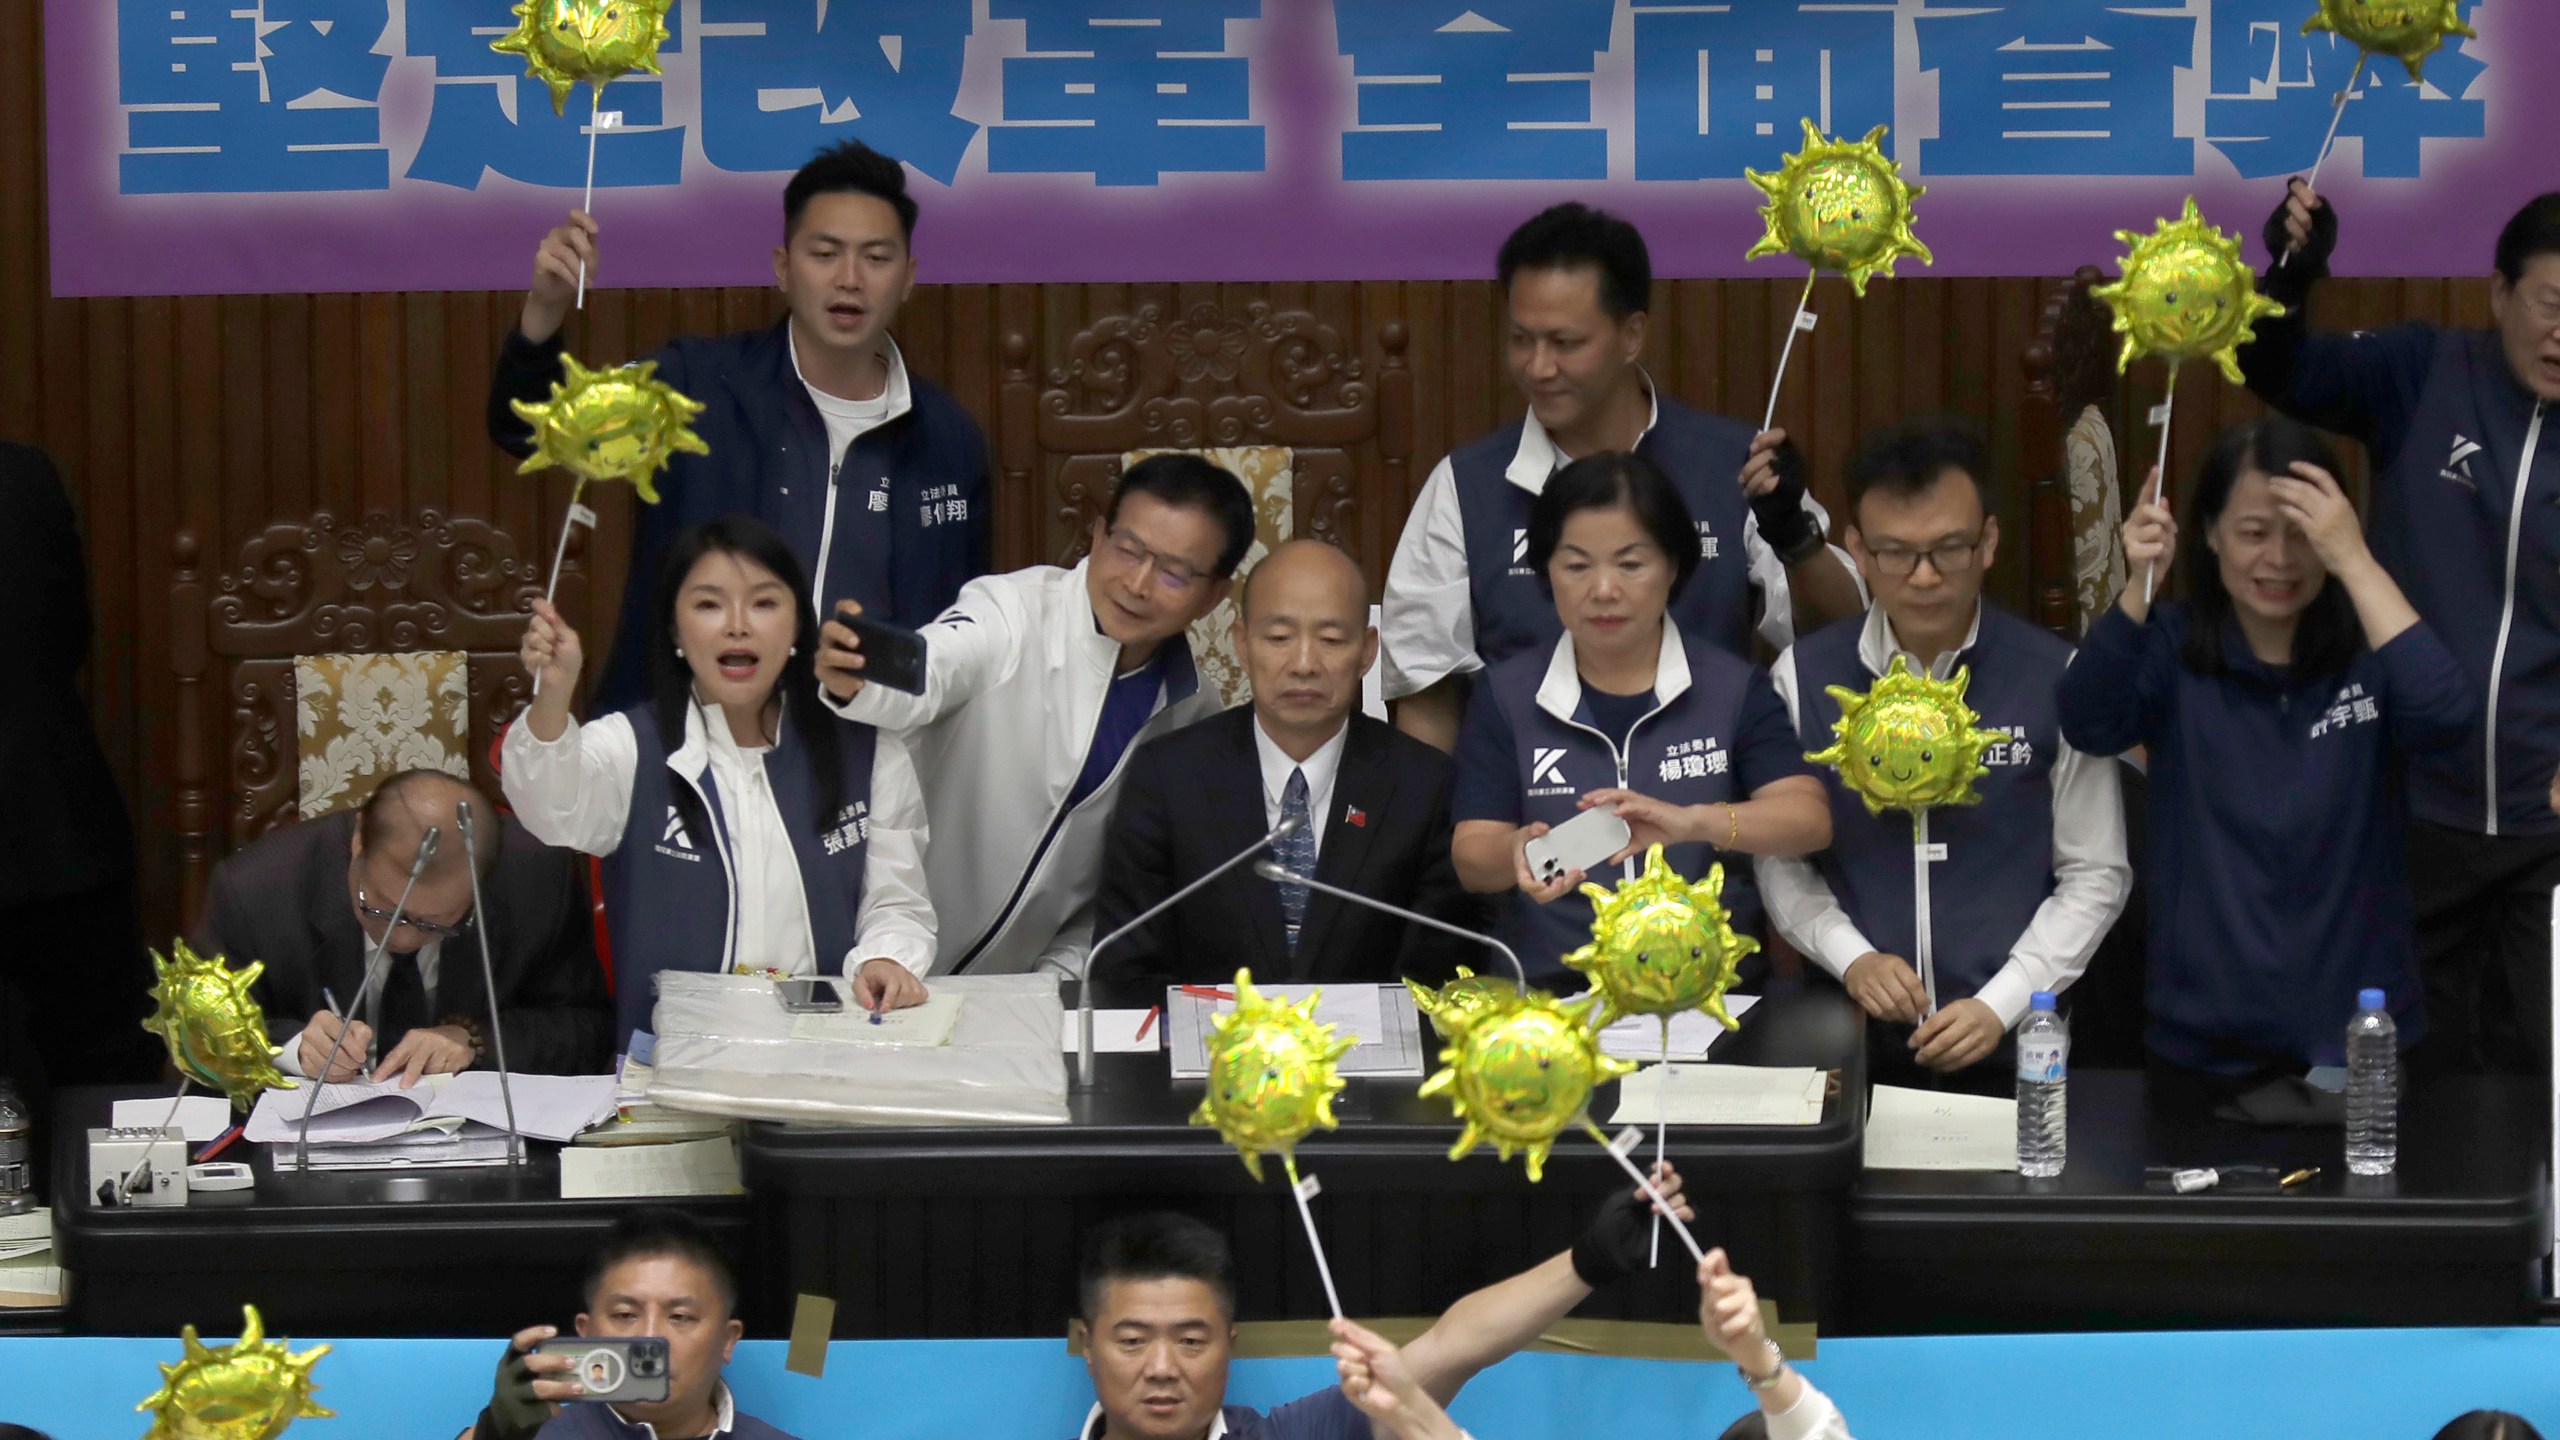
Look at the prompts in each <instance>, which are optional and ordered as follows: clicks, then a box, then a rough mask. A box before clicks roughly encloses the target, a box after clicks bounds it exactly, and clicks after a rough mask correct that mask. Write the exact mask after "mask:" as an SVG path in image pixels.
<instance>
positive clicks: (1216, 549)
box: [818, 453, 1253, 975]
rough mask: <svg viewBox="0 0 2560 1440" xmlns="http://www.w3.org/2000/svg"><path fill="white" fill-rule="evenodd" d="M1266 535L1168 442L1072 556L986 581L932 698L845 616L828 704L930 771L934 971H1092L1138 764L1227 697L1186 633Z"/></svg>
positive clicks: (968, 600)
mask: <svg viewBox="0 0 2560 1440" xmlns="http://www.w3.org/2000/svg"><path fill="white" fill-rule="evenodd" d="M1252 543H1253V502H1252V500H1251V499H1250V498H1249V497H1248V496H1247V495H1246V493H1245V488H1244V484H1243V482H1241V481H1239V480H1237V479H1236V478H1235V477H1234V476H1233V475H1230V474H1228V473H1227V472H1226V471H1224V470H1221V469H1219V468H1218V467H1217V466H1215V465H1213V464H1211V463H1209V462H1208V461H1206V460H1204V459H1201V458H1200V457H1199V456H1196V455H1187V454H1179V453H1176V454H1166V455H1158V456H1154V457H1151V458H1149V459H1147V460H1143V461H1140V462H1139V463H1138V464H1136V465H1134V466H1131V467H1130V469H1129V471H1128V473H1127V474H1126V475H1124V476H1122V477H1121V480H1120V486H1119V488H1118V489H1117V490H1116V491H1115V492H1113V494H1112V497H1111V504H1110V506H1109V507H1108V508H1107V509H1105V510H1104V511H1103V513H1102V515H1101V516H1100V517H1099V518H1097V519H1096V520H1095V521H1094V522H1093V535H1092V553H1091V554H1090V555H1089V556H1087V557H1086V558H1085V559H1084V560H1083V561H1081V562H1079V563H1078V564H1077V565H1076V566H1075V567H1074V568H1073V569H1066V570H1062V569H1059V568H1058V567H1057V566H1054V565H1035V566H1032V567H1030V568H1029V569H1026V570H1017V571H1014V572H1013V573H1011V574H1008V575H989V576H985V577H983V578H980V579H977V580H972V581H970V582H969V584H968V585H967V586H965V587H964V588H963V589H962V590H961V591H960V598H959V599H958V600H957V601H956V602H954V603H953V604H952V606H951V608H950V609H948V610H945V611H944V612H943V613H942V614H941V615H940V616H938V617H936V618H935V619H934V621H933V622H932V623H931V624H929V625H926V626H925V627H924V628H923V632H922V633H923V635H924V641H925V680H924V692H923V693H922V694H921V695H910V694H906V693H903V692H900V691H894V690H891V689H889V688H887V687H886V686H882V685H867V684H865V683H863V678H862V669H863V657H862V650H861V642H860V640H859V639H858V637H857V636H856V635H855V633H854V631H853V630H852V628H851V627H850V626H847V625H846V624H844V623H843V621H842V619H841V618H838V619H834V620H830V621H829V622H828V623H827V625H826V628H825V629H824V631H823V632H822V633H821V640H820V645H819V653H818V678H819V682H820V684H821V685H822V686H823V687H824V688H825V691H826V694H827V699H828V701H829V703H831V704H832V705H834V706H835V708H836V709H837V711H838V712H840V713H841V714H843V715H844V716H845V718H847V719H849V720H859V721H862V722H864V723H866V724H870V725H876V726H878V727H879V728H881V729H883V730H888V731H893V732H896V733H898V734H899V735H901V736H903V737H904V738H905V740H906V742H907V745H908V748H909V750H910V751H911V752H912V754H913V756H914V759H915V764H916V770H917V773H918V775H919V777H920V778H921V779H922V781H923V783H924V794H925V810H926V814H927V817H928V819H929V821H930V823H931V833H932V834H933V837H934V843H933V844H932V845H931V846H930V847H928V849H927V851H926V855H925V873H926V877H927V879H928V882H929V884H930V888H931V892H932V894H933V899H934V909H935V910H936V912H937V913H938V914H939V915H940V917H941V938H940V951H939V954H938V955H937V957H936V959H935V962H934V967H933V968H934V973H936V974H941V975H948V974H952V973H955V972H959V971H964V970H965V971H969V972H971V973H974V974H982V975H983V974H1007V973H1018V972H1022V971H1027V970H1031V969H1034V968H1036V967H1038V966H1039V965H1040V964H1042V963H1043V962H1044V961H1055V962H1057V963H1059V964H1061V965H1063V966H1064V967H1065V968H1067V969H1069V970H1071V971H1074V972H1077V973H1081V972H1082V970H1083V968H1084V959H1085V952H1086V951H1087V950H1088V949H1089V948H1090V946H1091V944H1092V939H1093V936H1092V915H1091V907H1092V901H1093V893H1094V889H1095V886H1096V884H1097V883H1098V881H1099V878H1100V875H1101V866H1102V836H1103V830H1104V828H1105V827H1106V826H1107V825H1108V824H1109V822H1110V819H1111V807H1112V803H1113V801H1114V799H1115V798H1116V797H1117V795H1118V792H1119V782H1120V774H1121V771H1122V769H1123V765H1122V762H1123V761H1124V760H1125V759H1126V758H1127V756H1128V754H1129V752H1130V751H1131V750H1133V749H1135V748H1136V747H1137V744H1138V742H1139V741H1141V740H1144V739H1148V738H1151V737H1153V736H1155V735H1159V734H1162V733H1164V732H1165V731H1168V730H1173V729H1178V728H1180V727H1181V726H1184V725H1188V724H1190V723H1191V722H1193V721H1194V720H1198V719H1202V718H1204V717H1205V716H1207V715H1208V714H1209V713H1210V712H1212V711H1214V710H1215V709H1217V708H1218V700H1217V694H1216V692H1215V691H1214V690H1204V689H1202V688H1201V686H1200V681H1199V675H1198V673H1197V672H1196V671H1195V670H1194V669H1193V667H1192V661H1191V647H1190V645H1189V643H1188V642H1187V641H1186V640H1185V639H1184V637H1183V632H1184V631H1186V630H1188V629H1189V628H1190V627H1191V623H1192V622H1193V621H1194V620H1197V619H1199V618H1200V617H1201V616H1203V615H1206V614H1207V613H1209V611H1210V610H1211V609H1213V608H1215V607H1216V605H1217V604H1218V602H1219V601H1220V600H1223V599H1225V598H1226V594H1227V587H1228V583H1229V581H1230V580H1231V579H1232V578H1233V576H1234V574H1235V568H1236V565H1237V564H1238V562H1240V561H1242V560H1243V558H1244V554H1245V550H1246V548H1247V547H1248V546H1250V545H1251V544H1252ZM857 611H858V607H856V606H854V605H853V604H852V602H849V601H848V602H845V603H843V604H841V605H840V606H839V607H838V616H839V617H841V616H843V615H845V614H850V613H857Z"/></svg>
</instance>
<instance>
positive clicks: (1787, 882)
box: [1752, 603, 2133, 1029]
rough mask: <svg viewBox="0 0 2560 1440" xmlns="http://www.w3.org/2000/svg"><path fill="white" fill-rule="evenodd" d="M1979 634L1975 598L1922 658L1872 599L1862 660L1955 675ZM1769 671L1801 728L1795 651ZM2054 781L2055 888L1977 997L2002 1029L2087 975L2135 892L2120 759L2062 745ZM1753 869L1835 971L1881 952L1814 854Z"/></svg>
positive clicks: (1786, 924) (1775, 918)
mask: <svg viewBox="0 0 2560 1440" xmlns="http://www.w3.org/2000/svg"><path fill="white" fill-rule="evenodd" d="M1981 638H1982V609H1981V606H1980V605H1979V603H1977V604H1976V605H1975V607H1974V613H1973V625H1972V627H1971V628H1970V629H1968V630H1967V631H1966V632H1965V637H1964V643H1963V644H1962V645H1960V646H1958V647H1956V648H1955V649H1953V650H1950V651H1948V652H1947V653H1945V654H1943V655H1941V656H1939V657H1938V658H1937V660H1936V662H1935V663H1934V664H1929V665H1923V664H1922V663H1921V659H1920V657H1919V656H1917V655H1913V654H1911V652H1910V651H1908V650H1906V649H1904V648H1903V646H1902V643H1901V641H1900V639H1899V638H1898V637H1896V636H1895V635H1894V633H1893V626H1892V624H1891V622H1889V621H1888V620H1886V618H1885V613H1884V606H1883V605H1882V604H1881V603H1879V604H1875V605H1870V606H1868V607H1867V623H1866V628H1865V629H1864V630H1862V631H1861V632H1860V633H1859V636H1858V660H1859V663H1861V664H1863V665H1864V666H1866V668H1867V671H1868V673H1869V674H1872V675H1882V674H1883V673H1884V672H1885V670H1886V668H1887V667H1889V666H1890V665H1891V664H1892V663H1893V657H1894V656H1895V655H1903V656H1905V657H1907V658H1908V661H1909V664H1910V666H1911V669H1912V671H1913V672H1914V673H1918V672H1921V671H1923V670H1925V671H1927V672H1928V675H1929V678H1931V679H1933V680H1943V679H1945V678H1947V676H1949V675H1951V674H1953V673H1955V667H1956V665H1957V663H1958V657H1960V656H1961V655H1963V654H1964V653H1965V652H1966V651H1968V650H1971V649H1972V648H1973V647H1974V644H1975V642H1977V641H1979V640H1980V639H1981ZM1769 679H1770V681H1771V682H1772V683H1773V684H1775V685H1776V686H1777V688H1778V698H1779V699H1781V700H1783V701H1785V702H1786V706H1787V715H1788V717H1789V718H1790V719H1791V720H1793V721H1794V722H1795V724H1796V728H1797V730H1798V731H1799V732H1801V731H1802V730H1803V728H1804V715H1803V711H1802V709H1801V707H1800V706H1799V705H1798V704H1797V699H1796V693H1797V685H1796V657H1795V652H1794V651H1793V650H1792V649H1791V650H1789V651H1788V652H1787V653H1786V654H1784V655H1781V656H1779V657H1778V663H1777V665H1776V666H1775V667H1774V668H1772V669H1771V671H1770V672H1769ZM2052 784H2053V893H2052V894H2051V895H2048V896H2046V897H2045V900H2044V903H2043V904H2042V905H2039V906H2037V907H2036V913H2035V917H2034V918H2033V919H2031V920H2029V921H2028V922H2027V928H2026V930H2025V931H2023V932H2022V933H2021V934H2020V935H2019V936H2018V939H2017V941H2016V943H2015V944H2013V945H2011V946H2010V947H2009V962H2008V963H2007V964H2005V965H2003V966H2001V967H2000V970H1999V972H1998V973H1996V974H1994V975H1993V976H1992V977H1991V978H1990V979H1989V980H1988V981H1986V982H1984V984H1983V987H1982V989H1981V991H1980V992H1979V993H1978V994H1976V995H1975V996H1974V997H1973V998H1975V999H1977V1000H1980V1001H1981V1002H1982V1003H1983V1004H1985V1005H1988V1006H1990V1007H1991V1011H1992V1013H1993V1014H1995V1015H1997V1016H1999V1017H2000V1024H2001V1026H2002V1027H2003V1028H2004V1029H2005V1028H2011V1027H2014V1026H2016V1025H2017V1023H2018V1019H2019V1017H2020V1016H2023V1015H2025V1014H2026V1013H2027V1002H2028V1000H2029V999H2030V998H2031V997H2032V996H2033V995H2034V994H2035V992H2036V991H2038V990H2050V991H2053V992H2055V993H2057V994H2058V993H2060V992H2061V991H2062V990H2063V989H2064V988H2066V987H2067V986H2069V985H2070V984H2071V982H2072V981H2074V980H2077V979H2079V978H2080V972H2081V971H2083V970H2085V969H2087V968H2088V967H2089V957H2090V956H2091V955H2094V954H2096V953H2097V949H2098V943H2099V942H2100V941H2102V940H2104V939H2106V938H2107V931H2108V929H2109V927H2111V926H2113V925H2114V924H2115V923H2116V917H2117V916H2118V915H2121V914H2123V913H2124V907H2125V901H2126V899H2127V898H2128V897H2130V896H2131V895H2132V893H2133V865H2132V863H2131V862H2130V861H2128V860H2127V859H2126V858H2125V838H2124V792H2123V790H2122V789H2121V788H2119V786H2118V783H2117V779H2116V772H2115V768H2114V766H2113V765H2112V764H2111V763H2110V762H2109V761H2108V760H2107V759H2106V758H2105V757H2103V756H2093V755H2086V754H2083V753H2081V752H2080V751H2078V750H2074V749H2072V748H2071V746H2070V745H2069V744H2067V743H2064V744H2061V745H2060V747H2059V748H2058V749H2057V750H2056V751H2055V753H2054V761H2053V778H2052ZM1752 872H1753V874H1754V875H1756V876H1757V877H1758V878H1759V881H1760V899H1761V903H1762V904H1763V905H1765V906H1766V907H1767V908H1768V912H1769V920H1770V923H1772V924H1774V925H1776V926H1777V927H1778V933H1779V934H1781V935H1784V936H1786V937H1787V941H1788V943H1789V944H1792V945H1794V946H1795V947H1796V948H1797V949H1798V950H1801V951H1803V952H1804V953H1805V954H1807V955H1810V956H1812V957H1813V959H1814V962H1815V963H1816V964H1819V965H1820V966H1821V967H1822V968H1823V969H1825V970H1828V971H1830V972H1831V973H1832V974H1833V975H1834V976H1837V977H1839V978H1841V979H1846V978H1848V974H1849V967H1850V966H1851V965H1854V964H1856V963H1857V962H1858V960H1859V958H1860V957H1862V956H1865V955H1867V954H1869V953H1870V952H1872V951H1874V950H1875V948H1876V947H1875V946H1874V945H1873V944H1872V943H1870V942H1869V941H1868V939H1867V937H1866V934H1865V932H1863V931H1861V930H1859V928H1858V926H1857V922H1855V921H1853V920H1851V919H1850V918H1849V912H1848V911H1846V910H1844V909H1842V908H1841V907H1840V901H1839V898H1838V897H1837V896H1835V895H1833V894H1832V893H1831V886H1830V884H1829V883H1828V882H1827V881H1825V880H1824V879H1823V878H1822V872H1821V871H1820V870H1818V869H1816V868H1815V867H1814V864H1813V861H1812V860H1811V859H1809V858H1798V859H1781V858H1777V857H1773V856H1762V857H1760V858H1759V859H1757V860H1755V861H1753V862H1752ZM1904 958H1905V959H1908V958H1910V957H1908V956H1906V957H1904Z"/></svg>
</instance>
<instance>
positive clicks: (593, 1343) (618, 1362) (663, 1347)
mask: <svg viewBox="0 0 2560 1440" xmlns="http://www.w3.org/2000/svg"><path fill="white" fill-rule="evenodd" d="M533 1353H534V1354H536V1355H566V1356H568V1357H569V1358H570V1359H571V1360H573V1361H575V1362H577V1363H576V1367H575V1368H574V1369H572V1370H571V1371H570V1372H569V1375H568V1378H570V1379H572V1380H575V1381H577V1382H578V1383H579V1384H580V1385H583V1386H585V1387H586V1390H585V1393H583V1394H581V1395H580V1396H578V1399H579V1400H581V1401H596V1400H604V1401H627V1400H664V1399H666V1398H667V1342H666V1338H665V1337H664V1336H659V1335H560V1336H555V1337H554V1338H552V1339H549V1340H545V1341H543V1342H541V1343H540V1344H538V1345H536V1346H534V1347H533Z"/></svg>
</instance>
